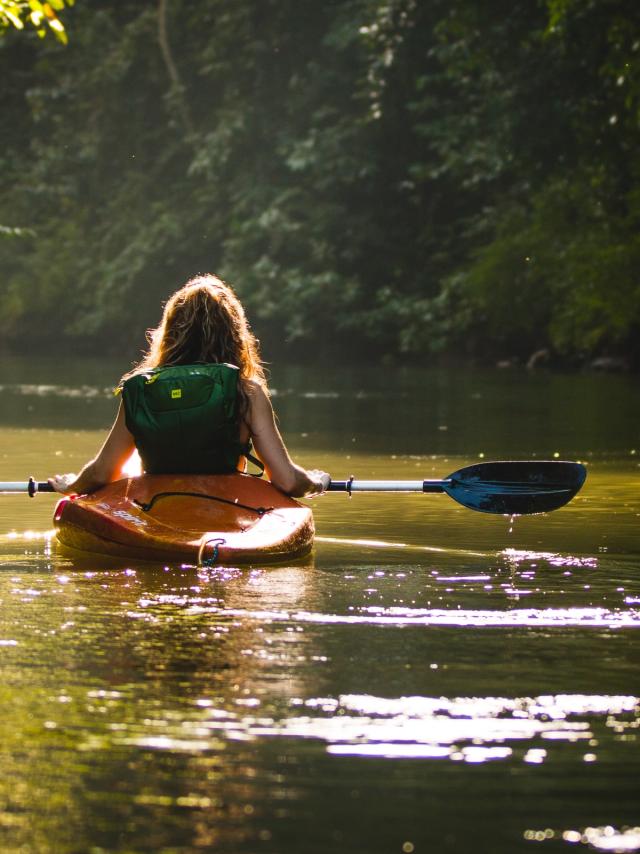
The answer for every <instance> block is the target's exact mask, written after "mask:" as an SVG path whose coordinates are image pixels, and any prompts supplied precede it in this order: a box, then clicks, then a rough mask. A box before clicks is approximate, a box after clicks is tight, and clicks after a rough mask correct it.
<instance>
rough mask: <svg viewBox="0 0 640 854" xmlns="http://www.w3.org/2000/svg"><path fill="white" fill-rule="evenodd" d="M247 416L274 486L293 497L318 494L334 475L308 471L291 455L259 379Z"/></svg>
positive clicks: (252, 386) (254, 384)
mask: <svg viewBox="0 0 640 854" xmlns="http://www.w3.org/2000/svg"><path fill="white" fill-rule="evenodd" d="M247 420H248V423H249V430H250V433H251V439H252V440H253V445H254V448H255V450H256V453H257V454H258V456H259V457H260V459H261V460H262V462H263V463H264V465H265V471H266V474H267V477H268V478H269V480H270V481H271V483H273V484H274V486H277V487H278V489H281V490H282V491H283V492H286V493H287V495H291V496H294V497H301V496H303V495H312V494H317V493H319V492H324V490H325V489H327V487H328V486H329V483H330V482H331V478H330V477H329V475H328V474H327V473H326V472H323V471H318V470H316V469H314V470H312V471H307V470H306V469H303V468H302V467H301V466H298V465H296V464H295V463H294V462H293V460H292V459H291V457H290V456H289V452H288V451H287V449H286V447H285V444H284V442H283V440H282V436H281V435H280V431H279V430H278V427H277V425H276V421H275V417H274V414H273V407H272V406H271V401H270V400H269V397H268V395H267V393H266V391H265V390H264V389H263V387H262V386H261V385H260V384H259V383H251V384H250V388H249V413H248V419H247Z"/></svg>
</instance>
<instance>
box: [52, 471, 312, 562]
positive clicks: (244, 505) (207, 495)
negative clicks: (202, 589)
mask: <svg viewBox="0 0 640 854" xmlns="http://www.w3.org/2000/svg"><path fill="white" fill-rule="evenodd" d="M54 524H55V527H56V533H57V537H58V540H59V541H60V543H62V544H63V545H64V546H68V547H71V548H73V549H79V550H81V551H84V552H93V553H97V554H103V555H111V556H115V557H126V558H131V559H135V560H151V561H184V562H188V563H194V564H225V565H235V564H247V563H261V564H262V563H278V562H282V561H286V560H289V559H290V558H294V557H300V556H302V555H305V554H307V553H308V552H309V551H310V550H311V547H312V545H313V536H314V525H313V515H312V513H311V510H310V509H309V508H308V507H305V506H303V505H302V504H299V503H298V502H297V501H295V500H294V499H293V498H289V496H287V495H284V494H283V493H282V492H280V491H279V490H278V489H276V488H275V487H274V486H272V485H271V484H270V483H269V482H268V481H265V480H260V479H258V478H255V477H251V476H250V475H246V474H222V475H142V476H140V477H132V478H127V479H125V480H119V481H116V482H115V483H110V484H108V485H107V486H104V487H103V488H102V489H99V490H98V491H97V492H95V493H93V494H92V495H80V496H65V497H64V498H62V499H61V500H60V501H59V502H58V504H57V506H56V510H55V515H54Z"/></svg>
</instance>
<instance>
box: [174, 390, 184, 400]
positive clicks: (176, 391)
mask: <svg viewBox="0 0 640 854" xmlns="http://www.w3.org/2000/svg"><path fill="white" fill-rule="evenodd" d="M179 397H182V389H181V388H172V389H171V398H172V399H173V400H177V398H179Z"/></svg>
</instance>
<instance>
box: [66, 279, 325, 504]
mask: <svg viewBox="0 0 640 854" xmlns="http://www.w3.org/2000/svg"><path fill="white" fill-rule="evenodd" d="M158 380H160V381H159V382H157V381H158ZM121 390H122V396H123V400H122V402H121V404H120V408H119V410H118V414H117V416H116V420H115V422H114V424H113V426H112V428H111V431H110V433H109V435H108V437H107V439H106V441H105V443H104V445H103V446H102V448H101V449H100V451H99V453H98V455H97V456H96V457H95V459H93V460H90V461H89V462H88V463H87V464H86V465H85V466H84V468H83V469H82V471H81V472H80V474H79V475H75V474H67V475H56V476H55V477H52V478H50V481H49V482H50V483H51V484H52V486H53V487H54V488H55V489H56V490H57V491H58V492H65V493H77V494H84V493H89V492H94V491H95V490H96V489H99V488H100V487H101V486H104V485H105V484H107V483H110V482H111V481H114V480H118V479H119V478H120V477H122V473H121V472H122V468H123V466H124V464H125V463H126V461H127V460H128V459H129V457H130V456H131V454H132V453H133V451H134V449H135V448H137V449H138V451H139V452H140V456H141V458H142V461H143V464H144V468H145V471H150V472H154V473H172V472H180V473H187V472H193V473H201V474H205V473H216V472H222V471H232V470H237V469H238V470H240V471H243V470H244V469H245V467H246V459H245V457H246V454H248V451H249V448H250V447H251V443H253V447H254V449H255V451H256V453H257V455H258V456H259V458H260V459H261V460H262V462H263V463H264V467H265V471H266V474H267V477H268V478H269V480H270V481H271V482H272V483H273V484H274V485H275V486H277V487H278V488H279V489H281V490H282V491H283V492H285V493H287V494H288V495H291V496H294V497H300V496H303V495H307V496H308V495H315V494H318V493H320V492H323V491H324V490H325V489H327V487H328V485H329V482H330V478H329V475H328V474H327V473H326V472H322V471H318V470H315V469H314V470H313V471H306V470H305V469H303V468H302V467H301V466H298V465H296V464H295V463H294V462H293V461H292V460H291V458H290V456H289V454H288V452H287V449H286V447H285V445H284V442H283V441H282V437H281V436H280V432H279V431H278V428H277V426H276V423H275V418H274V414H273V409H272V407H271V402H270V400H269V394H268V391H267V385H266V381H265V376H264V369H263V367H262V363H261V361H260V356H259V354H258V345H257V341H256V339H255V337H254V335H253V333H252V332H251V330H250V329H249V326H248V324H247V320H246V317H245V314H244V310H243V308H242V305H241V304H240V301H239V300H238V298H237V297H236V295H235V294H234V292H233V290H232V289H231V288H230V287H229V286H228V285H226V284H225V283H224V282H222V281H221V280H220V279H218V278H216V277H215V276H212V275H207V276H197V277H196V278H194V279H192V280H191V281H189V282H187V284H186V285H184V287H182V288H180V290H178V291H176V292H175V293H174V294H173V296H172V297H171V298H170V299H169V301H168V302H167V304H166V306H165V309H164V312H163V315H162V320H161V322H160V325H159V326H158V327H157V329H153V330H151V331H150V333H149V349H148V351H147V354H146V355H145V357H144V358H143V359H142V361H141V362H140V364H139V365H138V366H137V367H136V368H135V369H134V370H133V371H132V372H131V373H129V374H127V375H125V377H124V378H123V382H122V385H121ZM212 390H213V391H212ZM209 429H210V430H211V433H210V434H209V433H208V432H207V431H208V430H209ZM177 437H179V440H178V439H177ZM162 449H164V453H163V452H162ZM200 465H201V466H202V467H203V470H202V471H198V468H197V467H198V466H200Z"/></svg>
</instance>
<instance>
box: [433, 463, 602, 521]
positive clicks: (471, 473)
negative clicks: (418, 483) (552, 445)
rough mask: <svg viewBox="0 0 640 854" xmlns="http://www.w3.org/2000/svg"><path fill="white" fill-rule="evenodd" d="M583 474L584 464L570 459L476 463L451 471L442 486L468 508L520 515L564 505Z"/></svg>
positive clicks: (555, 508)
mask: <svg viewBox="0 0 640 854" xmlns="http://www.w3.org/2000/svg"><path fill="white" fill-rule="evenodd" d="M586 476H587V470H586V469H585V467H584V466H583V465H582V464H581V463H573V462H561V461H557V462H556V461H555V460H554V461H541V462H533V461H522V462H518V461H514V462H495V463H478V464H477V465H474V466H467V467H466V468H464V469H460V471H457V472H454V473H453V474H452V475H450V476H449V477H448V478H447V480H446V481H444V482H443V484H442V486H443V490H444V492H446V493H447V495H450V496H451V498H453V499H454V500H455V501H457V502H458V503H459V504H462V505H464V506H465V507H468V508H469V509H471V510H479V511H480V512H481V513H500V514H506V515H508V516H522V515H525V514H530V513H547V512H549V511H550V510H557V509H558V508H559V507H562V506H563V505H564V504H567V502H569V501H571V499H572V498H573V496H574V495H575V494H576V493H577V492H578V490H579V489H580V487H581V486H582V484H583V483H584V481H585V478H586Z"/></svg>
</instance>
